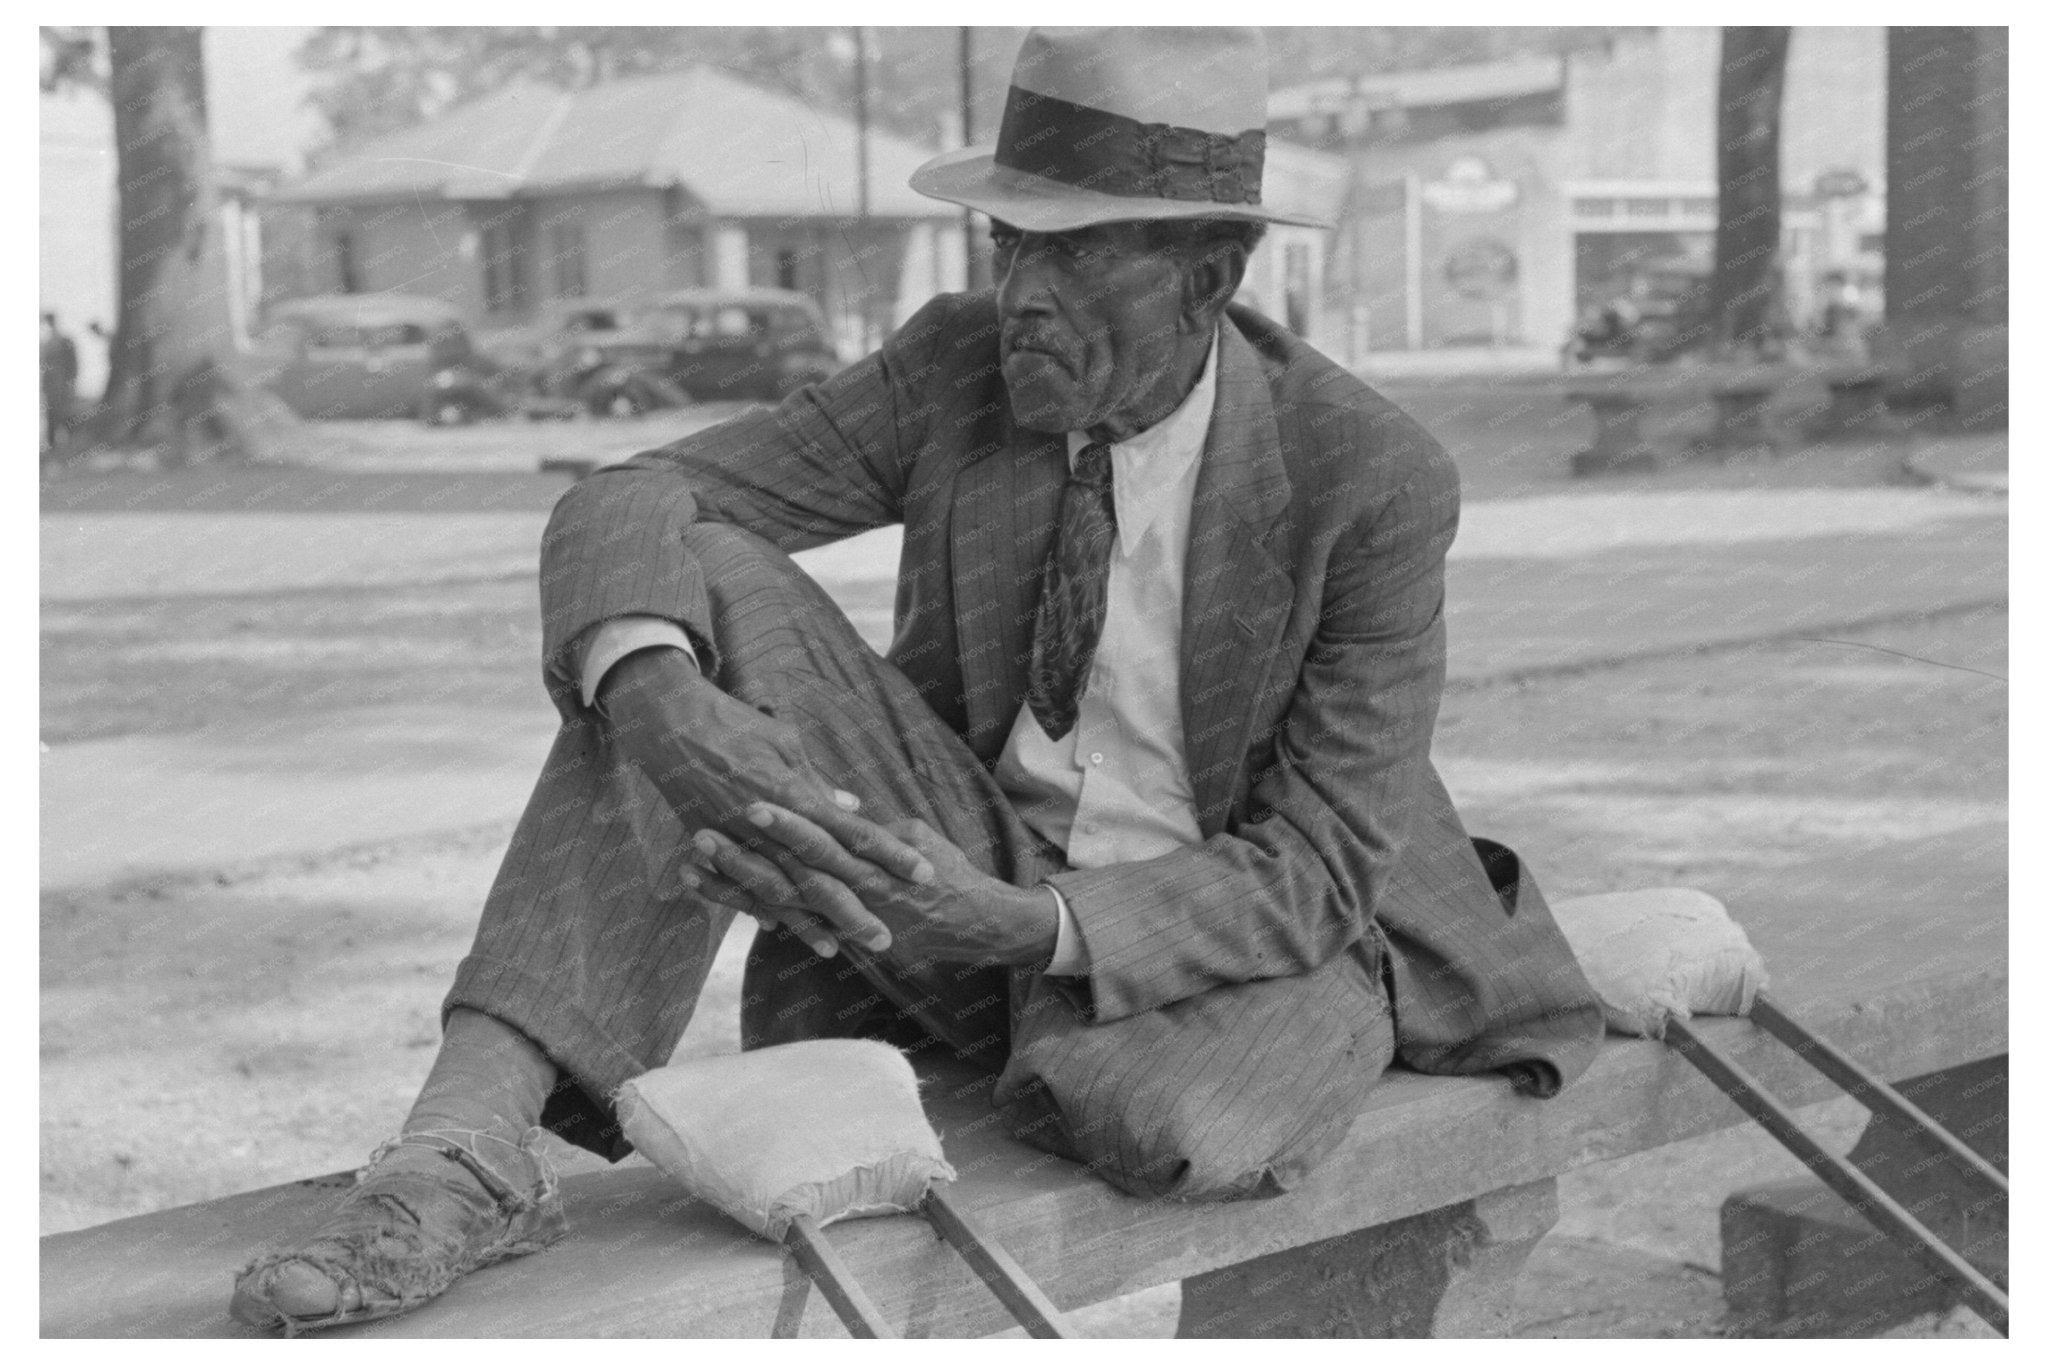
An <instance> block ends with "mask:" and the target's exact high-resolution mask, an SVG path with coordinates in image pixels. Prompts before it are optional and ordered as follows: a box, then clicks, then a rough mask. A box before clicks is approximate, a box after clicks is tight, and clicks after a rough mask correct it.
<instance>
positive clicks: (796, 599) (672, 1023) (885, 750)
mask: <svg viewBox="0 0 2048 1365" xmlns="http://www.w3.org/2000/svg"><path fill="white" fill-rule="evenodd" d="M683 537H684V543H685V548H686V549H687V550H688V551H689V552H690V553H691V555H692V556H693V558H694V559H695V560H696V562H697V563H698V565H699V566H700V567H701V569H702V571H703V576H704V581H705V583H706V585H707V588H708V591H709V593H710V596H711V601H712V615H713V631H714V635H715V638H714V639H713V640H712V641H710V642H709V643H710V644H711V645H712V646H713V652H714V654H715V658H716V665H715V666H716V673H717V676H716V682H717V683H718V685H719V686H720V687H721V688H722V689H724V690H725V691H726V692H728V693H730V694H731V695H733V696H735V697H737V698H739V699H740V700H742V701H745V702H747V703H749V704H750V705H753V706H756V707H758V708H760V709H762V710H763V711H765V712H768V713H770V714H772V715H774V716H775V717H777V718H778V719H780V720H782V721H784V722H786V723H787V724H789V725H791V726H793V727H794V728H795V729H796V730H797V732H798V734H799V735H800V736H801V739H802V742H803V745H804V749H805V753H806V755H807V757H808V758H809V759H810V761H811V763H812V764H813V766H814V767H815V768H816V769H817V770H818V772H819V773H820V774H821V775H822V776H823V777H824V779H825V780H826V781H827V782H829V783H831V784H832V785H834V786H837V787H842V788H844V789H846V790H848V791H851V792H853V793H854V794H856V795H857V796H859V797H860V799H861V806H862V813H863V814H864V815H866V816H868V817H869V818H871V819H875V820H878V821H887V820H896V819H903V818H907V817H910V816H916V817H918V818H920V819H923V820H924V821H925V822H926V823H928V824H930V825H931V826H932V827H933V828H934V829H936V830H938V831H939V832H940V833H942V834H943V835H945V836H946V838H948V839H950V840H951V841H952V842H953V843H954V844H956V845H957V846H958V847H959V848H960V849H961V851H962V852H963V853H964V854H965V855H966V856H967V857H968V858H969V859H970V860H972V861H973V862H974V864H975V865H976V866H977V867H979V868H981V869H982V870H983V871H985V872H987V873H989V874H991V875H992V876H995V877H998V878H1001V879H1002V880H1004V881H1007V882H1009V883H1011V884H1012V885H1018V886H1026V885H1034V884H1036V883H1037V882H1038V881H1040V880H1041V879H1043V878H1044V877H1046V876H1048V875H1050V874H1052V873H1055V872H1059V871H1062V870H1064V868H1065V866H1066V864H1065V860H1064V858H1063V857H1062V855H1061V853H1060V851H1059V850H1058V849H1057V848H1055V847H1054V846H1053V845H1051V844H1050V843H1048V842H1047V841H1046V840H1044V839H1043V838H1042V837H1040V836H1039V835H1038V834H1036V833H1035V832H1034V831H1032V830H1031V829H1030V828H1029V827H1028V826H1027V825H1025V824H1024V822H1023V821H1022V819H1020V818H1019V817H1018V815H1017V814H1016V812H1015V811H1014V810H1013V809H1012V808H1011V806H1010V803H1009V801H1008V799H1007V798H1006V797H1005V796H1004V795H1003V793H1002V791H1001V790H1000V788H999V787H998V786H997V785H996V782H995V779H994V778H993V777H992V776H991V775H990V774H989V772H988V771H987V770H985V769H984V768H983V767H982V766H981V764H980V762H979V761H978V760H976V758H975V757H974V755H973V754H972V752H970V751H969V749H968V748H967V746H966V744H965V743H964V742H963V741H962V740H961V739H960V737H959V736H958V735H956V734H955V733H954V732H953V731H952V730H951V729H949V728H948V727H947V726H946V725H945V723H944V722H943V721H941V720H940V719H939V718H938V717H937V715H935V714H934V713H933V712H932V710H931V709H930V708H929V707H928V706H927V705H926V704H925V702H924V701H923V699H922V698H921V697H920V696H919V695H918V693H917V690H916V688H915V687H914V685H913V684H912V683H911V682H910V681H909V679H907V678H906V677H905V676H904V675H903V674H902V673H901V672H899V671H898V670H897V669H896V668H895V667H894V666H893V665H891V664H890V663H888V662H887V661H886V660H884V659H882V658H880V657H879V656H878V655H876V654H875V653H874V651H872V650H871V649H869V648H868V646H867V645H866V643H865V642H864V641H862V640H861V639H860V637H859V635H858V634H857V633H856V632H855V631H854V629H853V626H852V624H851V623H850V622H848V621H847V619H846V617H845V616H844V615H843V614H842V613H841V612H840V610H839V608H838V607H837V606H836V605H835V604H834V603H833V602H832V600H831V599H830V598H829V597H827V596H826V595H825V593H824V592H823V591H822V590H821V589H820V588H819V587H818V586H817V584H816V583H815V582H813V581H812V580H811V579H810V577H809V576H807V575H806V574H805V573H804V572H803V571H802V570H800V569H799V568H797V566H796V564H795V563H794V562H793V561H792V560H790V559H789V558H788V556H786V555H784V554H783V553H782V552H781V551H780V550H778V549H776V548H775V547H773V546H771V545H769V544H768V543H767V542H766V541H764V540H762V539H760V538H759V537H757V536H755V535H753V534H752V533H750V532H747V531H743V530H740V529H738V528H735V527H731V526H724V525H717V524H703V523H700V524H696V525H692V526H691V527H689V528H688V529H687V530H686V531H685V532H684V533H683ZM695 815H696V813H694V812H688V811H685V812H681V813H678V812H677V811H675V810H674V809H672V808H671V807H670V806H669V804H668V803H667V801H666V800H664V799H663V797H662V796H661V795H660V794H659V793H658V792H657V791H656V789H655V788H654V786H653V784H652V783H651V782H649V781H648V780H647V779H646V778H645V777H644V776H643V775H642V774H641V773H640V772H639V771H638V770H637V769H636V768H635V767H634V766H633V765H632V764H631V763H630V762H629V761H628V760H627V759H626V758H625V757H624V756H623V755H622V754H620V753H619V752H618V751H617V749H616V748H615V746H614V745H613V743H612V741H611V739H610V736H609V734H608V727H607V726H606V725H605V724H604V723H603V722H602V721H601V720H597V719H591V720H586V721H583V722H581V723H571V724H568V725H565V726H564V727H563V729H562V731H561V733H560V734H559V735H558V736H557V738H556V741H555V745H554V748H553V751H552V752H551V753H550V754H549V756H548V759H547V762H546V765H545V766H544V768H543V770H542V773H541V778H540V781H539V784H538V786H537V787H536V789H535V791H534V794H533V797H532V799H531V801H530V802H529V803H528V805H527V808H526V811H525V813H524V815H523V816H522V817H521V819H520V822H519V825H518V828H517V830H516V831H515V833H514V834H513V838H512V844H511V847H510V849H509V850H508V851H507V853H506V856H505V861H504V864H503V866H502V867H501V868H500V870H499V873H498V877H497V880H496V882H495V883H494V884H493V886H492V888H491V892H490V895H489V897H488V898H487V900H486V901H485V905H484V912H483V917H482V921H481V923H480V924H479V926H478V930H477V936H476V941H475V943H474V945H473V946H472V948H471V950H470V953H469V956H468V957H467V958H466V959H465V960H464V961H463V963H462V964H461V966H460V967H459V968H458V970H457V973H456V979H455V984H454V986H453V988H452V989H451V990H450V992H449V994H448V997H447V1000H446V1002H445V1004H444V1006H443V1009H444V1012H445V1011H446V1010H447V1009H452V1008H455V1007H458V1006H461V1007H465V1008H469V1009H474V1010H478V1011H481V1012H483V1013H485V1014H489V1015H493V1016H495V1017H496V1018H498V1019H501V1020H503V1021H504V1022H506V1023H508V1024H510V1025H512V1026H513V1027H514V1028H516V1029H518V1030H519V1031H520V1032H522V1033H524V1034H525V1035H526V1036H527V1037H528V1038H530V1039H532V1040H533V1042H534V1043H535V1044H536V1045H537V1046H539V1047H540V1048H541V1050H542V1051H544V1052H545V1053H547V1055H548V1056H549V1057H550V1058H551V1059H552V1060H553V1061H554V1062H555V1064H556V1066H557V1067H558V1068H559V1070H560V1073H561V1079H560V1081H559V1082H558V1083H557V1086H556V1088H555V1091H554V1093H553V1094H552V1095H551V1096H550V1097H549V1099H548V1101H547V1106H546V1109H545V1111H544V1113H543V1116H542V1122H543V1123H544V1124H545V1125H546V1126H547V1127H549V1128H551V1129H553V1130H554V1131H555V1132H557V1133H559V1134H561V1135H562V1136H563V1137H565V1138H567V1139H568V1140H570V1141H572V1142H575V1143H577V1144H578V1145H580V1146H584V1147H587V1148H589V1149H590V1150H592V1151H595V1152H598V1153H600V1154H602V1155H605V1156H608V1157H611V1158H613V1159H617V1158H618V1157H621V1156H623V1155H625V1153H626V1152H627V1151H628V1150H629V1148H628V1147H627V1145H626V1143H625V1142H624V1140H623V1138H622V1136H621V1135H620V1132H619V1130H618V1127H617V1123H616V1120H615V1117H614V1115H613V1110H612V1105H611V1096H612V1095H613V1094H614V1093H615V1092H616V1090H617V1089H618V1087H619V1086H620V1085H621V1084H622V1083H623V1082H625V1081H626V1080H628V1079H630V1078H632V1077H634V1076H637V1075H639V1074H640V1073H641V1072H643V1071H646V1070H648V1069H650V1068H652V1067H657V1066H661V1065H662V1064H664V1063H665V1062H666V1061H667V1060H668V1057H669V1054H670V1053H671V1052H672V1051H673V1049H674V1047H675V1044H676V1041H677V1039H678V1038H679V1037H680V1036H681V1034H682V1032H683V1029H684V1027H685V1026H686V1025H687V1024H688V1023H689V1021H690V1018H691V1015H692V1014H693V1012H694V1011H695V1009H696V1004H697V999H698V995H699V993H700V992H701V990H702V988H703V985H704V980H705V976H706V974H707V973H708V972H709V970H710V967H711V962H712V959H713V956H714V955H715V954H716V952H717V949H718V945H719V943H720V941H721V940H722V939H723V938H724V936H725V933H726V930H727V929H728V927H729V926H730V924H731V922H732V917H733V913H734V912H733V911H731V910H728V909H726V908H725V907H723V906H721V905H719V904H718V903H716V902H713V901H710V900H707V899H705V898H704V897H702V896H699V895H697V894H695V893H693V892H691V891H688V890H686V889H685V888H684V887H683V886H682V885H681V883H680V881H679V880H678V878H677V875H676V874H677V871H678V869H679V867H680V865H681V862H682V860H683V858H684V855H685V850H686V838H685V837H686V835H687V834H688V832H689V830H690V829H691V828H694V827H695V824H696V823H698V822H697V821H696V819H695V818H694V817H695ZM1337 977H1342V978H1343V980H1342V984H1341V985H1337V984H1336V982H1335V978H1337ZM1318 981H1320V984H1318ZM1333 986H1335V990H1334V992H1332V987H1333ZM1296 988H1300V989H1309V990H1317V991H1320V992H1323V993H1324V994H1323V995H1322V997H1321V998H1323V999H1325V1000H1328V1001H1331V1002H1334V1003H1333V1005H1332V1007H1330V1008H1319V1009H1313V1010H1303V1009H1300V1008H1298V1004H1297V1002H1295V1001H1292V1000H1290V996H1291V995H1293V994H1294V993H1295V991H1296ZM1075 1001H1076V987H1075V986H1074V985H1073V984H1072V983H1065V982H1059V981H1055V980H1054V979H1052V978H1040V977H1039V976H1038V975H1037V974H1036V973H1031V972H1024V971H1018V972H1015V973H1012V972H1011V971H1009V970H1008V969H1006V968H1001V967H977V966H970V965H966V964H960V963H949V962H936V961H931V960H922V961H921V960H918V959H917V957H916V956H915V943H914V935H903V936H899V938H898V940H897V943H896V944H895V945H894V946H893V947H892V948H891V950H890V952H889V953H888V954H886V955H883V956H880V957H874V956H870V955H867V954H864V953H861V952H860V951H859V950H858V949H852V948H848V949H847V950H845V951H844V952H843V953H842V954H841V955H840V956H838V957H835V958H819V957H816V956H815V955H814V954H812V953H811V951H810V950H809V949H808V948H806V947H804V946H803V944H801V943H800V942H798V941H797V939H796V938H795V937H794V936H793V935H790V934H787V933H785V932H783V931H781V930H779V929H764V930H763V932H762V933H760V934H759V935H758V936H757V937H756V939H755V943H754V948H753V951H752V953H751V954H750V956H749V958H748V962H747V972H746V979H745V985H744V990H743V997H742V1003H741V1038H742V1044H743V1046H746V1047H749V1048H752V1047H763V1046H769V1045H772V1044H776V1043H784V1042H793V1041H796V1040H798V1039H802V1038H816V1037H849V1036H868V1037H881V1038H884V1039H886V1040H888V1041H890V1042H893V1043H896V1044H897V1045H898V1046H900V1047H903V1048H904V1049H905V1050H906V1051H911V1052H913V1053H914V1052H916V1051H918V1050H920V1049H921V1048H925V1047H930V1046H933V1045H934V1044H937V1045H942V1046H944V1047H945V1048H947V1049H948V1050H950V1051H952V1052H953V1053H955V1054H958V1055H960V1056H962V1057H964V1058H966V1059H967V1060H969V1061H970V1062H972V1063H974V1064H976V1065H978V1066H980V1067H982V1068H985V1069H986V1070H988V1071H991V1072H995V1071H1001V1070H1003V1069H1004V1068H1005V1066H1006V1064H1008V1063H1010V1062H1011V1061H1012V1060H1013V1058H1012V1041H1013V1036H1015V1037H1016V1038H1017V1039H1019V1045H1020V1047H1021V1048H1022V1051H1021V1052H1019V1053H1018V1054H1017V1055H1016V1057H1015V1059H1014V1060H1015V1062H1016V1065H1015V1066H1013V1067H1011V1068H1010V1069H1011V1071H1013V1072H1015V1073H1017V1074H1015V1075H1007V1074H1006V1075H1005V1076H1004V1077H1003V1079H1002V1081H1001V1082H1000V1083H999V1084H998V1087H997V1091H996V1094H997V1097H998V1102H999V1103H1003V1104H1005V1106H1006V1108H1007V1109H1008V1111H1009V1113H1010V1116H1011V1118H1012V1120H1013V1122H1014V1123H1015V1125H1016V1126H1017V1127H1018V1129H1019V1131H1020V1135H1021V1136H1024V1137H1025V1138H1026V1140H1028V1141H1032V1142H1034V1143H1036V1144H1037V1145H1040V1146H1043V1147H1046V1148H1047V1149H1048V1150H1052V1151H1055V1152H1058V1153H1059V1154H1061V1155H1064V1156H1068V1157H1072V1158H1074V1159H1077V1160H1082V1161H1086V1162H1089V1163H1090V1164H1091V1165H1093V1166H1094V1168H1095V1169H1097V1170H1098V1171H1099V1172H1101V1173H1102V1174H1103V1175H1104V1176H1105V1177H1107V1178H1109V1179H1110V1180H1112V1181H1113V1182H1114V1183H1116V1184H1118V1185H1120V1186H1122V1187H1124V1188H1126V1189H1129V1190H1132V1191H1133V1192H1137V1193H1156V1194H1168V1193H1170V1194H1175V1195H1178V1196H1180V1197H1195V1198H1201V1197H1210V1198H1214V1197H1227V1196H1231V1195H1242V1194H1254V1193H1263V1194H1271V1193H1277V1192H1278V1191H1279V1190H1281V1189H1284V1188H1286V1187H1287V1186H1288V1185H1290V1184H1292V1183H1293V1181H1294V1179H1295V1178H1297V1177H1298V1176H1299V1175H1300V1174H1301V1173H1302V1172H1304V1171H1305V1170H1306V1169H1307V1167H1308V1166H1309V1165H1311V1164H1313V1160H1314V1159H1315V1158H1316V1157H1318V1156H1320V1154H1321V1151H1322V1150H1325V1149H1326V1148H1327V1146H1328V1145H1329V1144H1330V1143H1332V1142H1334V1141H1335V1140H1336V1139H1337V1138H1338V1137H1339V1136H1341V1132H1342V1129H1343V1128H1344V1126H1345V1125H1346V1124H1347V1123H1348V1121H1349V1119H1350V1117H1351V1116H1352V1114H1354V1113H1355V1112H1356V1109H1357V1106H1358V1104H1359V1103H1360V1102H1361V1101H1362V1099H1363V1097H1364V1094H1365V1091H1366V1090H1367V1089H1368V1088H1369V1087H1370V1085H1371V1083H1372V1082H1373V1081H1374V1080H1375V1079H1377V1077H1378V1076H1379V1074H1380V1073H1381V1071H1382V1070H1384V1068H1385V1067H1386V1065H1387V1064H1388V1062H1389V1060H1390V1059H1391V1057H1392V1055H1393V1048H1394V1042H1393V1025H1392V1021H1391V1018H1390V1016H1389V1014H1388V1010H1387V1006H1386V998H1385V992H1384V989H1383V987H1382V985H1381V982H1380V944H1379V939H1378V936H1377V932H1376V931H1375V932H1374V933H1373V935H1372V936H1371V938H1370V940H1369V942H1367V943H1365V944H1362V945H1360V947H1359V949H1358V950H1357V951H1355V952H1353V953H1348V954H1343V955H1340V957H1338V958H1337V959H1334V960H1332V961H1331V962H1329V963H1326V964H1324V966H1323V967H1322V968H1319V969H1318V970H1317V972H1315V973H1313V974H1311V977H1309V978H1299V979H1296V980H1295V981H1291V982H1265V983H1248V984H1247V985H1245V986H1241V987H1231V988H1223V989H1217V990H1212V991H1209V992H1206V993H1204V994H1203V995H1200V996H1197V997H1194V998H1192V999H1190V1000H1186V1001H1182V1002H1179V1003H1178V1004H1176V1005H1173V1006H1168V1007H1166V1008H1164V1009H1162V1010H1158V1011H1151V1012H1147V1013H1143V1014H1140V1015H1138V1016H1134V1017H1131V1018H1127V1019H1123V1020H1119V1021H1116V1022H1115V1023H1111V1024H1104V1025H1094V1024H1090V1023H1088V1022H1086V1021H1087V1018H1088V1012H1087V1010H1086V1008H1085V1006H1077V1005H1076V1003H1075ZM1176 1044H1178V1045H1179V1046H1176ZM1169 1058H1171V1062H1170V1064H1168V1063H1169Z"/></svg>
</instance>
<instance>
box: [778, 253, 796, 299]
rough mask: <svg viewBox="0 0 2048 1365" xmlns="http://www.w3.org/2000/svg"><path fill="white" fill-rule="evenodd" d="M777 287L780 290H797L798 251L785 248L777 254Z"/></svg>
mask: <svg viewBox="0 0 2048 1365" xmlns="http://www.w3.org/2000/svg"><path fill="white" fill-rule="evenodd" d="M775 285H776V287H777V288H778V289H794V288H796V251H795V250H794V249H793V248H790V247H783V248H782V249H781V250H780V251H778V252H776V253H775Z"/></svg>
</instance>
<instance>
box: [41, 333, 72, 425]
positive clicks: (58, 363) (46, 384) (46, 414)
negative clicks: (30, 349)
mask: <svg viewBox="0 0 2048 1365" xmlns="http://www.w3.org/2000/svg"><path fill="white" fill-rule="evenodd" d="M40 354H41V369H42V383H43V458H44V459H46V460H49V459H57V458H61V456H62V454H63V449H64V447H65V446H66V445H68V444H69V443H70V440H71V409H72V405H73V403H74V402H75V400H76V397H77V391H78V347H77V346H76V345H75V344H73V342H72V340H71V338H70V337H68V336H66V335H64V330H63V328H61V327H59V326H58V325H57V315H56V314H55V313H45V314H43V338H42V348H41V353H40Z"/></svg>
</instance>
